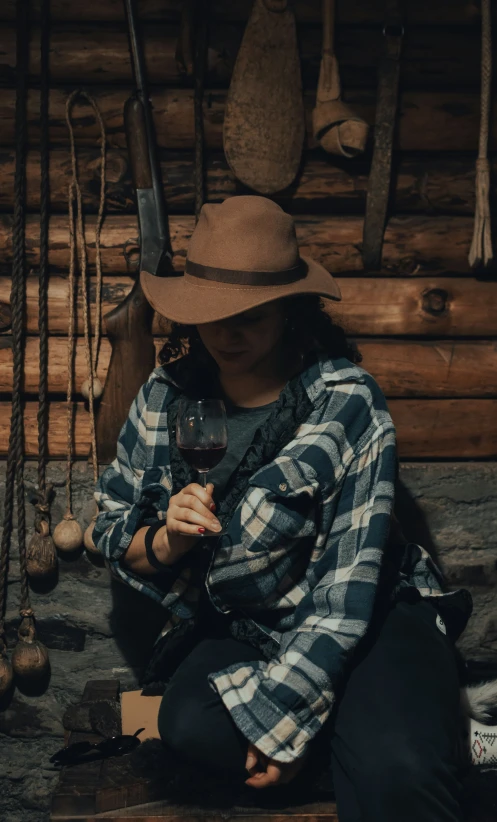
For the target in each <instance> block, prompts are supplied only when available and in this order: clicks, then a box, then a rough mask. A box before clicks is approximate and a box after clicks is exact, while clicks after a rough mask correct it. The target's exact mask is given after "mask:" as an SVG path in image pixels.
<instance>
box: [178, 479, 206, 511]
mask: <svg viewBox="0 0 497 822" xmlns="http://www.w3.org/2000/svg"><path fill="white" fill-rule="evenodd" d="M213 492H214V484H213V483H212V482H208V483H207V486H206V487H205V488H202V486H201V485H199V484H198V482H191V483H190V485H187V486H186V488H183V491H182V493H183V494H189V495H193V496H195V497H197V499H199V500H200V502H202V503H203V504H204V505H205V507H206V508H209V509H210V506H211V505H212V504H213V502H214V500H213V499H212V494H213ZM178 496H179V495H178Z"/></svg>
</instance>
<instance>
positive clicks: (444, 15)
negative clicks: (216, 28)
mask: <svg viewBox="0 0 497 822" xmlns="http://www.w3.org/2000/svg"><path fill="white" fill-rule="evenodd" d="M181 4H182V0H141V2H140V4H139V9H138V14H139V17H140V19H142V20H148V21H159V20H172V21H177V20H178V19H179V15H180V11H181ZM294 6H295V16H296V18H297V21H298V22H309V23H319V22H320V21H321V2H320V0H296V2H295V4H294ZM210 8H211V14H212V16H213V17H214V18H219V19H222V20H245V21H246V20H247V19H248V17H249V14H250V10H251V8H252V2H251V0H237V2H236V3H233V0H212V3H211V7H210ZM403 9H404V13H405V15H406V23H408V24H409V25H427V24H435V25H440V24H442V25H445V24H453V25H468V24H475V23H478V20H479V16H480V9H479V6H478V4H476V3H472V2H468V0H438V2H437V3H434V2H433V0H406V2H405V3H404V4H403ZM51 15H52V19H53V20H58V21H63V20H68V21H83V20H90V21H97V20H98V21H106V22H112V21H119V22H121V23H124V11H123V8H122V6H121V4H120V3H116V2H115V0H87V2H86V3H70V2H69V3H68V2H67V0H52V3H51ZM39 16H40V0H34V2H33V19H39ZM1 19H2V20H14V19H15V0H3V3H2V8H1ZM383 19H384V7H383V5H382V4H381V3H371V2H370V0H339V2H337V22H338V23H357V24H358V23H367V24H368V23H376V24H377V25H379V24H381V23H383Z"/></svg>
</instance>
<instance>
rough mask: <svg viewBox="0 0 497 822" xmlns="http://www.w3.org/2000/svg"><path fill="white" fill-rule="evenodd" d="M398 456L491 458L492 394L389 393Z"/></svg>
mask: <svg viewBox="0 0 497 822" xmlns="http://www.w3.org/2000/svg"><path fill="white" fill-rule="evenodd" d="M388 407H389V410H390V413H391V415H392V419H393V421H394V424H395V427H396V429H397V439H398V453H399V457H400V459H413V458H414V459H420V458H423V459H424V458H433V459H451V458H454V459H465V458H467V459H489V458H490V459H496V458H497V426H496V425H495V420H496V418H497V399H390V400H389V401H388ZM37 410H38V403H37V402H29V401H28V402H26V403H25V409H24V440H25V446H24V453H25V455H26V457H27V458H34V457H36V456H37V455H38V429H37V416H36V415H37ZM74 412H75V413H74V426H73V438H74V439H73V448H74V452H73V453H74V457H75V458H76V459H77V458H81V459H86V458H88V456H89V445H88V444H89V442H90V418H89V413H88V411H87V410H86V409H85V407H84V405H83V403H75V405H74ZM11 413H12V408H11V403H10V402H7V401H3V402H0V456H1V457H2V458H4V457H6V455H7V448H8V442H9V433H10V422H11ZM66 426H67V409H66V404H65V403H61V402H51V403H50V404H49V413H48V456H49V458H51V459H60V458H62V457H65V456H66V447H67V427H66Z"/></svg>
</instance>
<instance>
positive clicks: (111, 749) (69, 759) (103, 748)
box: [50, 728, 145, 767]
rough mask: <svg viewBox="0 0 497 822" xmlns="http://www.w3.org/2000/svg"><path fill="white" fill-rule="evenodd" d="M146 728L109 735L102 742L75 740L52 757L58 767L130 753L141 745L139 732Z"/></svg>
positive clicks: (51, 760)
mask: <svg viewBox="0 0 497 822" xmlns="http://www.w3.org/2000/svg"><path fill="white" fill-rule="evenodd" d="M144 730H145V728H138V730H137V731H135V732H134V734H133V735H131V734H121V735H120V736H109V737H107V739H102V741H101V742H86V741H84V742H73V743H72V744H71V745H67V746H66V747H65V748H61V749H60V751H57V753H54V754H53V756H51V757H50V762H52V763H53V764H54V765H55V766H56V767H63V766H66V765H79V764H81V763H82V762H93V761H94V760H96V759H108V758H109V757H111V756H123V755H124V754H127V753H130V752H131V751H133V750H134V749H135V748H137V747H138V745H140V743H141V740H140V739H138V734H140V733H141V732H142V731H144Z"/></svg>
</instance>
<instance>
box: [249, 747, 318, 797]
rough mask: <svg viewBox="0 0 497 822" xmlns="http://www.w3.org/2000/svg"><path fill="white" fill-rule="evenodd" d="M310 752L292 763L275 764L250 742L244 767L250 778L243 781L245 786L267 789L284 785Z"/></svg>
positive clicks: (300, 766) (302, 764)
mask: <svg viewBox="0 0 497 822" xmlns="http://www.w3.org/2000/svg"><path fill="white" fill-rule="evenodd" d="M309 754H310V750H309V749H308V751H307V753H306V754H304V756H303V757H301V758H300V759H296V760H295V761H294V762H277V761H276V759H270V757H269V756H266V754H264V753H262V751H260V750H259V749H258V748H256V747H255V745H253V744H252V742H249V744H248V751H247V760H246V762H245V767H246V769H247V770H248V772H249V774H250V778H249V779H246V780H245V784H246V785H251V786H252V787H253V788H268V787H271V786H273V785H286V784H287V783H288V782H290V781H291V780H292V779H293V778H294V777H295V776H296V775H297V774H298V772H299V771H300V770H302V768H303V767H304V765H305V763H306V761H307V759H308V757H309Z"/></svg>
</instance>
